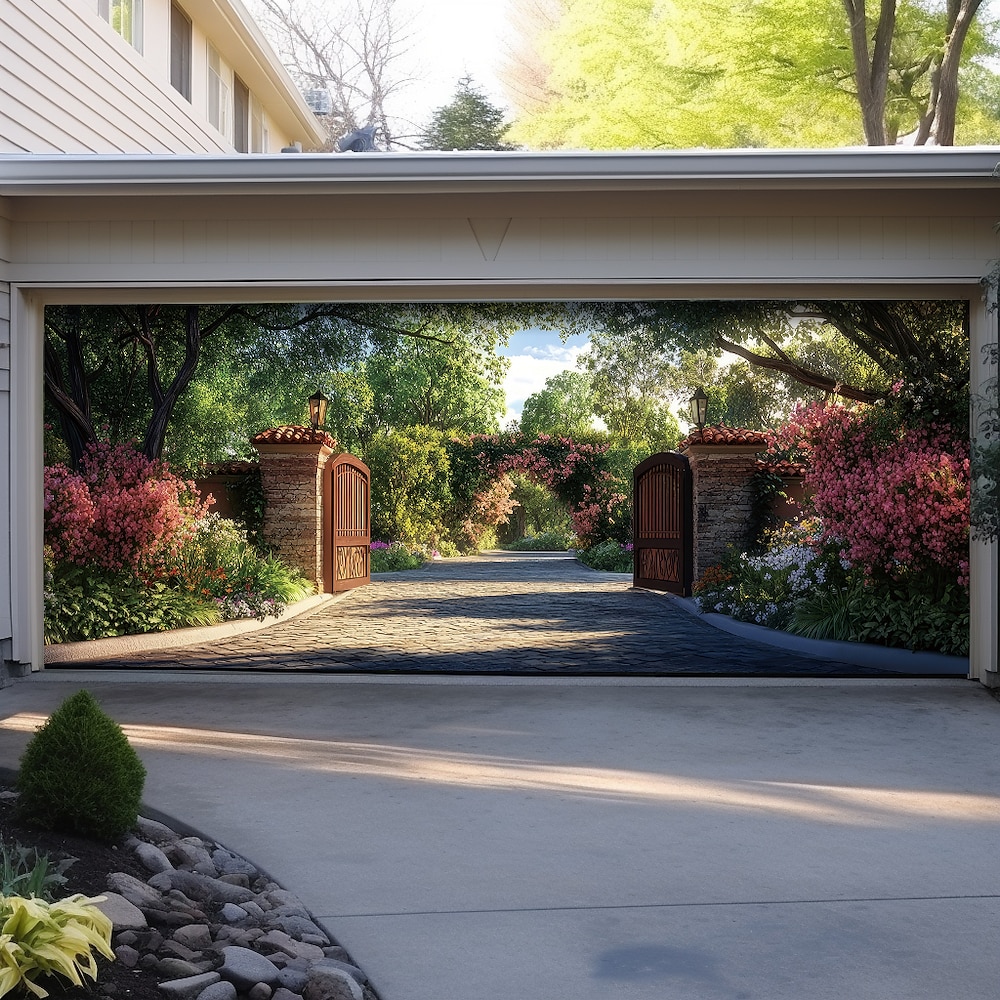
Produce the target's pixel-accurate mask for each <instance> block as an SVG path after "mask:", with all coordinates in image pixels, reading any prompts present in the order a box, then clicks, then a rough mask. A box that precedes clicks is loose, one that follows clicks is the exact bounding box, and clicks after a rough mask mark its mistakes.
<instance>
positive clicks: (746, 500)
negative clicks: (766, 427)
mask: <svg viewBox="0 0 1000 1000" xmlns="http://www.w3.org/2000/svg"><path fill="white" fill-rule="evenodd" d="M766 448H767V439H766V438H765V436H764V435H763V434H762V433H761V432H760V431H747V430H737V429H734V428H731V427H706V428H705V429H704V430H701V431H698V430H696V431H693V432H692V433H691V434H690V435H689V436H688V437H686V438H685V439H684V440H683V441H682V442H681V443H680V446H679V448H678V451H680V453H681V454H682V455H686V456H687V459H688V461H689V462H690V463H691V485H692V504H693V507H694V511H693V513H694V529H693V530H694V578H695V579H696V580H697V579H698V578H699V577H700V576H701V575H702V573H704V572H705V570H706V569H708V567H709V566H712V565H714V564H716V563H718V562H719V560H720V559H721V558H722V556H723V553H724V552H725V551H726V547H727V546H728V545H738V544H739V543H740V542H741V541H742V540H743V537H744V534H745V532H746V526H747V522H748V521H749V519H750V513H751V509H752V507H753V495H752V492H751V489H750V480H751V479H752V478H753V475H754V473H755V472H756V471H757V468H758V465H757V455H758V454H759V453H760V452H762V451H764V450H765V449H766Z"/></svg>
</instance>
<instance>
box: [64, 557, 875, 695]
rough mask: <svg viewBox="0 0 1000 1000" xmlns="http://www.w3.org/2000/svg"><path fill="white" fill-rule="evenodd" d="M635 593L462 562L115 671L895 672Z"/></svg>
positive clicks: (521, 561)
mask: <svg viewBox="0 0 1000 1000" xmlns="http://www.w3.org/2000/svg"><path fill="white" fill-rule="evenodd" d="M630 584H631V578H630V577H626V576H622V575H618V574H603V573H596V572H594V571H592V570H590V569H588V568H587V567H585V566H582V565H580V564H579V563H577V562H576V560H574V559H572V558H570V557H567V556H565V555H562V554H554V553H491V554H489V555H485V556H479V557H475V558H468V559H454V560H452V559H449V560H445V561H443V562H438V563H432V564H430V565H428V566H427V567H426V568H424V569H421V570H415V571H410V572H406V573H391V574H384V575H382V576H379V577H376V578H375V581H374V582H373V583H372V585H371V586H369V587H364V588H359V589H357V590H354V591H352V592H350V593H349V594H347V595H346V596H345V597H344V599H342V600H340V601H337V602H335V603H332V604H328V605H326V606H324V607H322V608H320V609H317V610H316V611H314V612H312V613H310V614H308V615H302V616H300V617H298V618H295V619H292V620H290V621H288V622H279V623H278V624H276V625H274V626H272V627H270V628H267V629H263V630H260V631H257V632H251V633H248V634H246V635H243V636H240V637H238V638H233V639H229V640H226V641H221V642H215V643H212V644H211V645H205V646H187V647H184V648H181V649H170V650H160V651H157V652H150V653H145V654H142V655H138V656H136V655H133V656H131V657H129V658H127V659H126V658H120V659H115V660H111V661H104V662H105V663H106V665H107V666H115V667H130V668H133V667H158V668H164V667H168V668H189V669H206V668H212V669H217V670H219V669H221V670H305V671H316V672H352V673H356V672H365V671H373V672H381V673H385V672H394V673H396V672H399V673H413V672H434V673H476V674H479V673H483V674H490V673H493V674H498V673H503V674H532V673H555V674H643V675H670V674H730V675H732V674H748V675H749V674H756V675H771V676H778V675H814V676H833V675H840V676H859V675H860V676H868V675H878V674H880V673H882V672H881V671H878V670H874V669H866V668H863V667H855V666H850V665H846V664H842V663H836V662H833V661H831V660H821V659H817V658H813V657H808V656H803V655H801V654H798V653H792V652H785V651H783V650H781V649H776V648H774V647H771V646H764V645H761V644H758V643H755V642H751V641H748V640H746V639H741V638H737V637H735V636H732V635H729V634H727V633H724V632H720V631H718V630H717V629H715V628H713V627H712V626H710V625H707V624H705V623H704V622H702V621H701V620H699V619H698V618H697V617H696V616H694V615H691V614H690V613H689V612H687V611H685V610H684V609H683V608H681V607H679V606H678V605H677V604H676V603H675V602H673V601H671V600H669V599H668V598H665V597H663V596H661V595H658V594H652V593H648V592H645V591H636V590H631V589H630ZM81 665H82V664H81ZM94 665H95V663H94V661H91V662H89V663H88V664H87V666H90V667H93V666H94Z"/></svg>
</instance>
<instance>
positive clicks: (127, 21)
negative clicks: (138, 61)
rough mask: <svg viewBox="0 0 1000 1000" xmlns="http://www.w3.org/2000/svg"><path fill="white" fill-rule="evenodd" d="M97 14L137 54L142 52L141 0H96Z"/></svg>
mask: <svg viewBox="0 0 1000 1000" xmlns="http://www.w3.org/2000/svg"><path fill="white" fill-rule="evenodd" d="M97 12H98V14H100V15H101V17H103V18H104V20H105V21H107V22H108V24H110V25H111V27H112V28H114V29H115V31H117V32H118V34H119V35H121V36H122V38H124V39H125V41H126V42H128V43H129V45H131V46H132V47H133V48H134V49H135V50H136V51H137V52H141V51H142V0H97Z"/></svg>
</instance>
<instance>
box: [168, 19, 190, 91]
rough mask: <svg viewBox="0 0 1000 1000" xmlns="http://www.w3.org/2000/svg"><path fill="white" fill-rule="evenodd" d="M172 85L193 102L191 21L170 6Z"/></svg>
mask: <svg viewBox="0 0 1000 1000" xmlns="http://www.w3.org/2000/svg"><path fill="white" fill-rule="evenodd" d="M170 85H171V86H172V87H173V88H174V90H176V91H177V93H179V94H180V95H181V96H182V97H185V98H187V100H189V101H190V100H191V19H190V18H189V17H188V16H187V14H185V13H184V11H182V10H181V9H180V7H178V6H177V4H175V3H173V4H171V5H170Z"/></svg>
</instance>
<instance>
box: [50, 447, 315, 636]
mask: <svg viewBox="0 0 1000 1000" xmlns="http://www.w3.org/2000/svg"><path fill="white" fill-rule="evenodd" d="M44 498H45V639H46V641H47V642H70V641H76V640H81V639H97V638H102V637H105V636H114V635H127V634H135V633H143V632H158V631H164V630H167V629H174V628H184V627H189V626H198V625H212V624H215V623H216V622H218V621H223V620H229V619H233V618H258V619H261V620H263V619H264V618H265V617H266V616H268V615H279V614H281V613H282V611H283V610H284V607H285V605H286V604H287V603H289V602H291V601H294V600H298V599H299V598H301V597H304V596H305V595H306V594H308V593H310V592H311V589H312V588H311V586H310V585H309V584H308V582H307V581H306V580H305V579H304V578H303V577H302V576H301V574H299V573H298V572H296V571H294V570H292V569H291V568H289V567H288V566H286V565H285V564H284V563H282V562H281V561H280V560H279V559H276V558H274V557H273V556H271V555H269V554H268V553H266V552H264V553H262V552H260V551H259V550H258V549H257V548H256V547H255V546H254V545H253V544H252V543H251V542H250V541H249V539H248V537H247V533H246V531H245V530H244V529H243V528H242V527H241V526H240V525H238V524H236V523H235V522H233V521H228V520H226V519H223V518H220V517H218V516H217V515H214V514H213V515H209V514H208V513H207V506H208V501H207V499H203V498H202V497H201V496H200V495H199V494H198V491H197V490H196V489H195V486H194V484H193V483H192V482H189V481H187V480H185V479H183V478H182V477H180V476H177V475H175V474H174V473H173V472H171V471H170V469H169V467H168V466H167V465H166V464H165V463H163V462H159V461H154V460H151V459H148V458H145V457H144V456H143V455H142V454H140V453H139V452H138V451H136V450H135V449H134V448H133V447H131V446H126V445H117V446H112V445H109V444H92V445H90V446H88V447H87V448H86V449H85V451H84V454H83V458H82V460H81V463H80V469H79V471H74V470H72V469H70V468H68V467H67V466H65V465H63V464H60V463H56V464H52V465H47V466H46V468H45V494H44Z"/></svg>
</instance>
